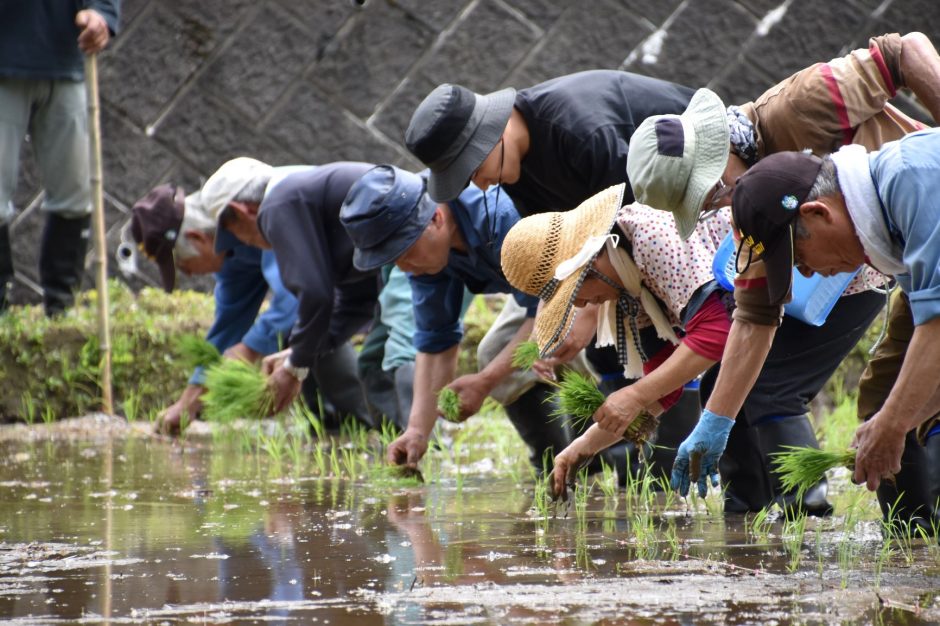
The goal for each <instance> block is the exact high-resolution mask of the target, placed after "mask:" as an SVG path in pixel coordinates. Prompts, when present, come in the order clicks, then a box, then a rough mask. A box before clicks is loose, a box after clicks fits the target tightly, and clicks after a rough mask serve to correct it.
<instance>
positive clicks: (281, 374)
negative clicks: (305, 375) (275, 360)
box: [268, 366, 300, 414]
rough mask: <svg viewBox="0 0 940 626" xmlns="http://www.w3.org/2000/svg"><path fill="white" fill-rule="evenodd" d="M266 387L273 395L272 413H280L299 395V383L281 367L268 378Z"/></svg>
mask: <svg viewBox="0 0 940 626" xmlns="http://www.w3.org/2000/svg"><path fill="white" fill-rule="evenodd" d="M268 387H270V388H271V391H272V392H273V394H274V413H275V414H276V413H280V412H281V411H283V410H284V409H286V408H287V407H288V406H290V403H291V402H293V401H294V398H296V397H297V394H299V393H300V381H299V380H297V378H296V377H295V376H294V375H293V374H291V373H290V372H288V371H287V370H286V369H284V368H283V367H280V366H279V367H278V368H277V369H276V370H274V372H273V373H272V374H271V375H270V376H269V377H268Z"/></svg>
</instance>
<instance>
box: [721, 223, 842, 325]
mask: <svg viewBox="0 0 940 626" xmlns="http://www.w3.org/2000/svg"><path fill="white" fill-rule="evenodd" d="M735 252H737V247H736V246H735V242H734V237H733V236H732V235H731V234H730V233H729V234H728V236H726V237H725V239H724V241H722V242H721V245H720V246H718V251H717V252H716V253H715V258H714V260H713V261H712V271H713V272H714V274H715V280H717V281H718V284H719V285H721V286H722V287H724V288H725V289H727V290H729V291H734V276H735V273H736V272H735V267H734V254H735ZM858 272H859V270H855V271H854V272H844V273H842V274H836V275H835V276H820V275H819V274H813V275H812V276H810V277H809V278H806V277H805V276H803V275H802V274H800V273H799V272H798V271H796V268H793V299H792V300H791V301H790V302H789V303H788V304H787V305H786V306H785V307H784V311H785V312H786V314H787V315H789V316H790V317H795V318H796V319H798V320H800V321H801V322H805V323H807V324H810V325H812V326H822V325H823V324H824V323H825V321H826V318H827V317H829V312H830V311H832V307H834V306H835V305H836V301H838V299H839V298H840V297H841V296H842V292H843V291H845V288H846V287H848V285H849V283H850V282H852V279H853V278H855V276H856V274H858Z"/></svg>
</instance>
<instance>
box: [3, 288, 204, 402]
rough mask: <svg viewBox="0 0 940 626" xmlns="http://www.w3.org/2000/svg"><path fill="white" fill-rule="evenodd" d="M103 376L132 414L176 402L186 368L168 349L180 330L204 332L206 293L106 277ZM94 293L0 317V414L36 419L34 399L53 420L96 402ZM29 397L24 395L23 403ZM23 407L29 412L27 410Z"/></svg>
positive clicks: (13, 310)
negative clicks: (107, 345)
mask: <svg viewBox="0 0 940 626" xmlns="http://www.w3.org/2000/svg"><path fill="white" fill-rule="evenodd" d="M109 296H110V309H111V310H110V314H111V376H112V389H113V392H114V404H115V406H118V407H119V406H123V404H124V402H125V401H127V400H128V399H130V398H133V400H132V402H131V404H133V408H134V409H135V412H136V413H137V414H139V415H149V414H152V413H153V412H154V411H157V410H160V409H162V408H163V407H165V406H166V405H168V404H170V403H171V402H173V401H174V400H175V399H176V396H177V394H178V393H179V391H180V390H181V389H182V387H183V386H184V385H185V383H186V379H187V378H188V377H189V374H190V371H189V366H188V365H187V364H186V363H185V362H184V361H183V360H182V359H181V358H180V357H179V355H178V354H177V352H176V350H174V349H173V346H174V344H175V341H176V339H177V338H178V337H179V336H180V335H183V334H193V333H197V334H198V333H204V332H205V331H206V329H208V327H209V325H210V324H211V322H212V314H213V310H214V304H213V301H212V296H211V295H207V294H202V293H197V292H193V291H182V292H174V293H172V294H167V293H165V292H164V291H162V290H158V289H143V290H142V291H141V292H140V293H138V294H136V295H135V294H133V293H131V292H130V291H129V290H128V289H127V287H126V286H124V285H123V284H121V283H119V282H118V281H110V282H109ZM97 315H98V312H97V292H95V291H93V290H92V291H87V292H84V293H82V294H80V295H79V297H78V301H77V304H76V306H75V307H74V308H72V309H70V310H69V311H68V312H67V313H66V314H65V315H62V316H59V317H56V318H54V319H48V318H46V316H45V315H44V314H43V311H42V307H41V306H22V307H21V306H14V307H10V308H9V309H8V310H7V311H6V312H5V313H4V314H3V315H0V380H3V381H4V382H5V383H6V384H5V385H2V386H0V418H2V419H21V420H24V419H28V418H29V413H31V414H32V418H33V419H34V420H35V419H37V418H41V417H42V416H41V414H40V411H38V410H37V404H38V403H37V402H36V401H35V399H38V398H41V399H42V404H43V405H44V406H46V407H49V408H48V411H51V413H52V414H54V415H55V416H57V417H67V416H74V415H81V414H84V413H87V412H89V411H90V410H94V409H97V408H98V407H99V406H100V404H101V400H100V397H101V392H100V389H99V387H98V377H99V371H100V365H101V350H100V347H99V341H98V317H97ZM31 399H32V400H31ZM30 409H31V411H30Z"/></svg>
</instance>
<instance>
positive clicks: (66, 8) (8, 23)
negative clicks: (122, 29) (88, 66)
mask: <svg viewBox="0 0 940 626" xmlns="http://www.w3.org/2000/svg"><path fill="white" fill-rule="evenodd" d="M0 8H2V10H0V76H7V77H13V78H35V79H65V80H78V81H80V80H83V79H84V76H85V65H84V64H85V61H84V58H83V55H82V52H81V50H79V48H78V33H79V30H78V27H77V26H76V25H75V15H76V14H77V13H78V12H79V11H81V10H82V9H86V8H88V9H94V10H95V11H97V12H98V13H100V14H101V16H102V17H103V18H104V19H105V21H106V22H107V23H108V28H109V29H110V30H111V33H112V34H115V33H117V32H118V21H119V19H120V15H121V0H2V2H0Z"/></svg>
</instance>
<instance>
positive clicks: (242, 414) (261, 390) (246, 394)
mask: <svg viewBox="0 0 940 626" xmlns="http://www.w3.org/2000/svg"><path fill="white" fill-rule="evenodd" d="M202 402H203V416H204V417H205V418H206V419H207V420H209V421H215V422H221V423H223V424H224V423H230V422H232V421H234V420H236V419H239V418H247V419H261V418H263V417H267V416H269V415H271V413H273V409H274V396H273V395H272V392H271V389H270V388H269V387H268V381H267V378H265V376H264V374H262V373H261V370H259V369H258V368H257V367H255V366H254V365H252V364H251V363H246V362H245V361H242V360H240V359H223V360H221V361H219V362H218V363H216V364H215V365H213V366H211V367H210V368H209V369H208V370H207V371H206V393H205V394H204V395H203V396H202Z"/></svg>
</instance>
